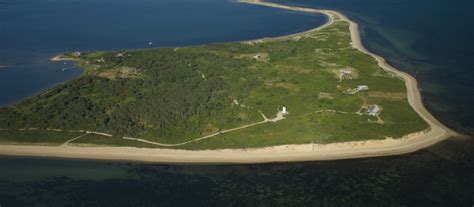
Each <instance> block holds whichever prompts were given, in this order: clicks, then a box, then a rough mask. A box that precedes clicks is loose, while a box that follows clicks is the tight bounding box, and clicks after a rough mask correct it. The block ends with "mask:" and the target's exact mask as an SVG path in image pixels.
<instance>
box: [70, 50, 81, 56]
mask: <svg viewBox="0 0 474 207" xmlns="http://www.w3.org/2000/svg"><path fill="white" fill-rule="evenodd" d="M72 55H73V56H76V57H81V52H78V51H76V52H73V53H72Z"/></svg>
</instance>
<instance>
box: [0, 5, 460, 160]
mask: <svg viewBox="0 0 474 207" xmlns="http://www.w3.org/2000/svg"><path fill="white" fill-rule="evenodd" d="M240 2H242V3H249V4H255V5H260V6H268V7H275V8H280V9H286V10H293V11H301V12H308V13H318V14H324V15H326V16H327V17H328V21H327V23H325V24H324V25H322V26H320V27H318V28H314V29H312V30H309V31H305V32H302V33H298V34H292V35H287V36H282V37H276V38H263V39H258V40H252V41H242V42H230V43H218V44H207V45H200V46H190V47H179V48H178V47H176V48H156V49H140V50H123V51H100V52H80V51H78V52H73V53H67V54H62V55H59V56H56V57H54V58H53V60H55V61H63V60H72V61H76V62H77V67H81V68H84V73H83V74H82V75H81V76H80V77H78V78H75V79H73V80H71V81H68V82H66V83H64V84H61V85H59V86H56V87H54V88H52V89H49V90H47V91H45V92H43V93H41V94H39V95H37V96H35V97H32V98H30V99H28V100H26V101H23V102H21V103H19V104H16V105H14V106H11V107H6V108H2V109H0V144H1V146H0V154H6V155H27V156H52V157H69V158H89V159H113V160H135V161H149V162H185V163H261V162H287V161H308V160H333V159H349V158H360V157H372V156H385V155H396V154H403V153H408V152H413V151H416V150H419V149H422V148H425V147H427V146H430V145H432V144H435V143H437V142H439V141H442V140H444V139H447V138H449V137H452V136H456V135H457V133H456V132H454V131H452V130H450V129H449V128H447V127H446V126H444V125H443V124H442V123H440V122H439V121H437V120H436V119H435V118H434V117H433V116H432V115H431V114H430V113H429V112H428V111H427V110H426V109H425V107H424V106H423V103H422V99H421V96H420V92H419V90H418V86H417V82H416V80H415V79H414V78H413V77H412V76H410V75H408V74H406V73H404V72H401V71H400V70H397V69H396V68H394V67H392V66H390V65H389V64H387V63H386V61H385V60H384V59H383V58H382V57H380V56H378V55H375V54H373V53H371V52H369V51H368V50H367V49H365V48H364V47H363V45H362V44H361V40H360V35H359V32H358V27H357V24H356V23H354V22H353V21H351V20H349V19H348V18H347V17H345V16H344V15H343V14H341V13H339V12H336V11H331V10H318V9H312V8H301V7H294V6H286V5H280V4H275V3H269V2H264V1H258V0H245V1H240Z"/></svg>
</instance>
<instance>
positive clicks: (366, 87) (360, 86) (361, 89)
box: [357, 85, 369, 91]
mask: <svg viewBox="0 0 474 207" xmlns="http://www.w3.org/2000/svg"><path fill="white" fill-rule="evenodd" d="M357 90H358V91H366V90H369V86H366V85H358V86H357Z"/></svg>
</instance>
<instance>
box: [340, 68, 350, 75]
mask: <svg viewBox="0 0 474 207" xmlns="http://www.w3.org/2000/svg"><path fill="white" fill-rule="evenodd" d="M339 72H341V75H351V74H352V70H351V69H348V68H344V69H341V70H339Z"/></svg>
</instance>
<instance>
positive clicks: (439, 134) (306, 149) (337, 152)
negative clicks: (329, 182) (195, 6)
mask: <svg viewBox="0 0 474 207" xmlns="http://www.w3.org/2000/svg"><path fill="white" fill-rule="evenodd" d="M241 2H242V3H249V4H256V5H261V6H268V7H274V8H281V9H287V10H293V11H302V12H308V13H320V14H325V15H327V16H328V17H329V20H328V22H327V23H326V24H324V25H322V26H320V27H318V28H315V29H312V30H309V31H306V32H302V33H298V34H292V35H287V36H283V37H277V38H264V39H261V40H254V41H271V40H276V39H280V38H287V37H295V36H299V35H304V34H305V33H308V32H313V31H316V30H319V29H321V28H324V27H326V26H328V25H331V24H332V23H333V22H334V21H335V20H336V19H337V21H346V22H348V23H349V24H350V33H351V38H352V44H353V47H354V48H356V49H358V50H360V51H361V52H363V53H366V54H368V55H371V56H372V57H374V58H375V59H376V60H377V62H378V65H379V66H380V67H381V68H383V69H385V70H387V71H391V72H394V73H396V74H397V75H398V76H400V77H402V78H403V79H404V80H405V83H406V87H407V97H408V102H409V104H410V105H411V106H412V107H413V108H414V110H415V111H416V112H417V113H418V114H419V115H420V116H421V117H422V118H423V119H424V120H425V121H426V122H427V123H428V124H429V126H430V127H429V129H428V130H426V131H422V132H418V133H413V134H409V135H406V136H404V137H402V138H398V139H392V138H387V139H385V140H370V141H357V142H344V143H334V144H303V145H283V146H275V147H266V148H257V149H232V150H231V149H229V150H202V151H187V150H172V149H145V148H134V147H86V146H84V147H78V146H69V145H63V146H58V147H53V146H19V145H2V146H0V154H3V155H19V156H43V157H63V158H83V159H103V160H128V161H142V162H160V163H266V162H296V161H313V160H337V159H353V158H363V157H375V156H388V155H398V154H404V153H410V152H414V151H417V150H420V149H423V148H425V147H428V146H430V145H433V144H436V143H438V142H440V141H442V140H445V139H448V138H449V137H453V136H457V135H458V134H457V133H456V132H454V131H452V130H450V129H449V128H447V127H446V126H444V125H443V124H442V123H440V122H439V121H438V120H437V119H436V118H434V117H433V116H432V115H431V114H430V113H429V112H428V111H427V110H426V108H425V107H424V105H423V103H422V100H421V95H420V92H419V90H418V85H417V81H416V79H415V78H413V77H412V76H410V75H409V74H407V73H404V72H401V71H400V70H398V69H396V68H394V67H392V66H390V65H389V64H387V62H386V61H385V59H383V58H382V57H380V56H378V55H376V54H373V53H371V52H369V51H368V50H367V49H366V48H365V47H364V46H363V45H362V43H361V39H360V34H359V30H358V25H357V24H356V23H355V22H352V21H351V20H349V19H348V18H347V17H346V16H344V15H343V14H341V13H339V12H336V11H331V10H317V9H310V8H301V7H292V6H285V5H279V4H274V3H268V2H262V1H258V0H253V1H250V0H249V1H241ZM52 60H56V61H57V60H62V59H59V58H53V59H52Z"/></svg>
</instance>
